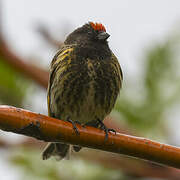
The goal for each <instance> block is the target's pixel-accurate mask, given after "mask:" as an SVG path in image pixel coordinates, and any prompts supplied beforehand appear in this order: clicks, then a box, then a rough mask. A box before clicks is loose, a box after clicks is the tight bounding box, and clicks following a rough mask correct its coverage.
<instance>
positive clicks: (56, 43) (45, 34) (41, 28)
mask: <svg viewBox="0 0 180 180" xmlns="http://www.w3.org/2000/svg"><path fill="white" fill-rule="evenodd" d="M37 31H38V32H39V33H40V34H41V36H42V37H43V38H44V40H46V41H47V42H48V43H49V44H51V45H53V46H54V47H55V48H56V49H59V48H60V46H61V45H62V42H60V41H57V40H56V39H55V38H54V37H53V36H52V35H51V33H50V32H49V31H48V29H47V28H46V26H44V25H42V24H40V25H39V26H38V28H37Z"/></svg>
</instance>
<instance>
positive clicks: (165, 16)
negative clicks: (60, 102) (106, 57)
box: [0, 0, 180, 180]
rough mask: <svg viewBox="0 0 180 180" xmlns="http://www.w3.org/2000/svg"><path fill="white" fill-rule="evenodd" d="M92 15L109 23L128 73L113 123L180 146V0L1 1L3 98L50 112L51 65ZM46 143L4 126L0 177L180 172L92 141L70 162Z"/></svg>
mask: <svg viewBox="0 0 180 180" xmlns="http://www.w3.org/2000/svg"><path fill="white" fill-rule="evenodd" d="M88 21H93V22H101V23H102V24H104V25H105V27H106V30H107V32H108V33H109V34H110V35H111V37H110V39H109V44H110V47H111V49H112V50H113V52H114V53H115V54H116V56H117V57H118V59H119V61H120V64H121V66H122V69H123V74H124V82H123V89H122V91H121V95H120V97H119V99H118V101H117V103H116V106H115V108H114V110H113V112H112V113H111V115H110V116H109V117H107V118H106V120H105V122H106V124H107V126H108V127H113V128H114V129H116V130H117V131H119V132H122V133H126V134H131V135H136V136H142V137H147V138H151V139H153V140H157V141H160V142H162V143H168V144H171V145H175V146H180V141H179V139H180V131H179V129H178V127H179V126H180V121H179V116H180V111H179V108H180V93H179V92H180V71H179V69H180V60H179V58H180V24H179V22H180V1H178V0H174V1H170V0H159V1H157V0H156V1H155V0H151V1H144V0H136V1H130V0H119V1H107V2H106V1H97V0H91V1H83V0H76V1H59V0H53V1H52V0H46V1H44V0H31V1H23V0H14V1H11V0H0V104H3V105H4V104H7V105H13V106H16V107H21V108H25V109H28V110H31V111H34V112H38V113H42V114H47V104H46V83H43V82H46V80H47V77H48V69H49V64H50V62H51V60H52V58H53V56H54V55H55V53H56V52H57V50H58V48H59V47H60V46H61V43H62V42H63V41H64V39H65V37H66V35H67V34H69V33H70V32H72V31H73V30H74V29H75V28H77V27H79V26H82V25H83V24H85V23H87V22H88ZM35 70H37V71H36V72H38V73H37V76H36V77H35V76H34V74H36V73H34V71H35ZM38 78H39V79H40V80H38ZM41 80H42V81H41ZM43 80H44V81H43ZM44 146H45V143H43V142H41V141H38V140H35V139H32V138H27V137H24V136H20V135H16V134H13V133H5V132H3V131H0V154H1V157H0V179H1V180H21V179H27V180H31V179H33V180H40V179H43V180H68V179H75V180H84V179H87V180H88V179H89V180H91V179H92V180H101V179H103V180H106V179H110V180H134V179H135V180H139V179H141V180H160V179H169V180H179V179H180V171H179V170H177V169H174V168H169V167H163V166H160V165H155V164H152V163H151V162H147V161H146V162H145V161H142V160H138V159H133V158H129V157H125V156H120V155H116V154H112V153H107V152H103V151H97V150H93V149H87V148H84V149H83V150H82V151H81V152H79V153H74V154H73V155H72V158H71V160H69V161H67V160H63V161H61V162H56V161H55V159H53V158H52V159H50V160H48V161H42V160H41V151H42V149H43V147H44Z"/></svg>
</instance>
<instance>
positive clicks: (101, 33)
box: [65, 22, 110, 44]
mask: <svg viewBox="0 0 180 180" xmlns="http://www.w3.org/2000/svg"><path fill="white" fill-rule="evenodd" d="M109 36H110V35H109V34H108V33H107V32H106V29H105V27H104V26H103V25H102V24H101V23H93V22H89V23H87V24H85V25H83V26H82V27H80V28H77V29H76V30H75V31H73V32H72V33H71V34H69V36H68V37H67V39H66V41H65V44H84V43H98V44H99V43H100V44H107V39H108V38H109Z"/></svg>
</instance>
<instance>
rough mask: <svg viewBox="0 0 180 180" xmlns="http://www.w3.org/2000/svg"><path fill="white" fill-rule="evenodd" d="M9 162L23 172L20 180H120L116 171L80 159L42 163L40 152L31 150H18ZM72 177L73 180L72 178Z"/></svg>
mask: <svg viewBox="0 0 180 180" xmlns="http://www.w3.org/2000/svg"><path fill="white" fill-rule="evenodd" d="M11 162H12V163H13V164H14V165H15V166H16V167H19V168H20V170H21V171H22V172H23V173H22V174H23V176H22V179H27V180H32V179H33V180H61V179H73V180H84V179H86V180H108V179H111V180H116V179H118V180H120V179H121V174H120V173H119V172H118V171H115V170H110V169H105V168H103V167H101V166H98V165H95V164H91V163H88V162H85V161H83V160H80V159H75V160H62V161H60V162H58V161H56V160H55V159H50V160H47V161H42V160H41V157H40V152H39V151H35V150H32V149H27V148H26V149H18V152H16V153H15V154H14V155H13V156H12V158H11ZM72 177H73V178H72Z"/></svg>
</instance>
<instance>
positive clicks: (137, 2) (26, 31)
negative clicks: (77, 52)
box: [0, 0, 180, 180]
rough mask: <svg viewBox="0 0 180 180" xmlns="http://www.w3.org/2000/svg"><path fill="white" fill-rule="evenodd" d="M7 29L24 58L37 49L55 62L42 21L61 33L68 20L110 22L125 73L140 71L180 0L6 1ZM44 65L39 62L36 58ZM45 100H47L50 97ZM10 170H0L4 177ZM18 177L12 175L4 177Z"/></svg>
mask: <svg viewBox="0 0 180 180" xmlns="http://www.w3.org/2000/svg"><path fill="white" fill-rule="evenodd" d="M2 2H3V3H2V4H3V15H4V17H3V20H4V32H5V34H6V37H7V39H8V40H9V43H11V44H10V45H11V46H12V47H13V48H15V49H16V51H17V52H18V53H19V54H21V55H22V56H29V55H31V54H32V53H34V55H36V56H37V55H38V56H40V57H43V60H45V62H46V63H47V62H50V61H51V59H52V56H53V55H54V52H53V51H52V50H48V49H47V47H46V50H44V49H45V47H44V46H43V47H41V46H42V42H41V41H42V39H41V38H39V36H38V34H37V33H36V32H35V27H36V26H37V24H38V23H42V24H47V25H48V26H49V27H51V30H52V32H55V33H57V32H59V34H61V32H60V31H61V28H63V25H64V24H65V23H67V24H70V27H71V29H74V28H76V27H78V26H81V25H83V24H84V23H86V22H88V21H95V22H96V21H97V22H101V23H103V24H104V25H105V27H106V29H107V31H108V32H109V33H110V34H111V37H110V39H109V42H110V46H111V47H112V49H113V51H114V52H115V54H116V55H117V56H118V58H119V60H120V63H121V65H122V67H123V69H124V72H125V74H126V73H127V74H129V73H137V72H138V68H137V65H138V63H137V62H138V58H140V56H141V55H142V52H144V49H145V48H146V47H147V46H149V45H150V44H151V43H153V42H154V41H155V42H157V41H161V40H163V38H164V37H166V36H167V35H168V34H169V32H170V31H171V30H172V29H173V28H174V27H175V25H176V24H177V23H178V22H179V20H180V1H179V0H151V1H147V0H116V1H115V0H111V1H102V0H99V1H98V0H89V1H85V0H74V1H65V0H64V1H60V0H31V1H26V0H2ZM37 63H39V62H37ZM45 101H46V99H45ZM5 174H8V169H7V172H6V170H4V169H3V171H2V169H1V168H0V177H3V175H5ZM7 179H8V180H12V179H13V180H14V179H15V177H14V178H12V176H9V178H8V177H5V178H3V179H2V180H7Z"/></svg>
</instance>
